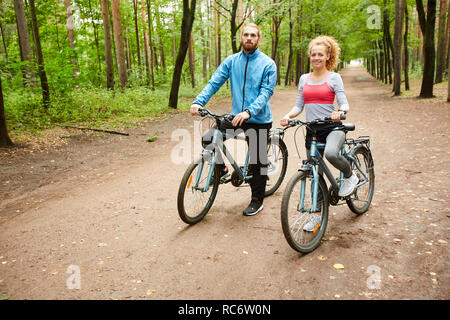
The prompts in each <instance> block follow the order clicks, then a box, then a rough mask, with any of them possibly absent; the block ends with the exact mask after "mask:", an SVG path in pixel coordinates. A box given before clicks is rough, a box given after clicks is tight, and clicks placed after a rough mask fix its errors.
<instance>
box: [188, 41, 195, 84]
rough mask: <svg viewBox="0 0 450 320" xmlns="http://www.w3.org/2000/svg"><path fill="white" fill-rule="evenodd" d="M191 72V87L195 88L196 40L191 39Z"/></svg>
mask: <svg viewBox="0 0 450 320" xmlns="http://www.w3.org/2000/svg"><path fill="white" fill-rule="evenodd" d="M189 72H190V75H191V86H192V88H195V55H194V38H193V37H192V33H191V36H190V37H189Z"/></svg>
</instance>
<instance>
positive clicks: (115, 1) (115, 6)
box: [111, 0, 127, 88]
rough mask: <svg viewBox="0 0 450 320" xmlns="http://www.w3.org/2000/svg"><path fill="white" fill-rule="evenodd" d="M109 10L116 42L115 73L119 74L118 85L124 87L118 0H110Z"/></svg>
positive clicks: (123, 60) (123, 59) (125, 82)
mask: <svg viewBox="0 0 450 320" xmlns="http://www.w3.org/2000/svg"><path fill="white" fill-rule="evenodd" d="M111 12H112V16H113V27H114V42H115V44H116V60H117V73H118V74H119V81H120V87H121V88H125V87H126V85H127V68H126V66H125V53H124V48H123V35H122V21H121V18H120V6H119V0H111Z"/></svg>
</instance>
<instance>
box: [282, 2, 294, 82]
mask: <svg viewBox="0 0 450 320" xmlns="http://www.w3.org/2000/svg"><path fill="white" fill-rule="evenodd" d="M293 32H294V30H293V25H292V9H291V2H290V1H289V58H288V63H287V69H286V78H285V79H284V85H285V86H287V85H288V84H289V83H290V80H291V79H290V74H291V70H292V55H293V53H292V38H293Z"/></svg>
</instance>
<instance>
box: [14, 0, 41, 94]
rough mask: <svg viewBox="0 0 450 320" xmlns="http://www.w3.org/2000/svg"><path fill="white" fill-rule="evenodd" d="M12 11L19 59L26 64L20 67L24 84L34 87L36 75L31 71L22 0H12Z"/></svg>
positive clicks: (25, 18) (30, 54)
mask: <svg viewBox="0 0 450 320" xmlns="http://www.w3.org/2000/svg"><path fill="white" fill-rule="evenodd" d="M14 11H15V14H16V25H17V34H18V36H19V48H20V59H21V61H23V62H26V66H25V67H24V68H23V69H22V72H23V79H24V86H28V85H30V84H31V85H32V86H33V87H36V86H37V82H36V75H35V74H34V71H33V55H32V52H31V44H30V36H29V34H28V23H27V16H26V14H25V7H24V4H23V0H14Z"/></svg>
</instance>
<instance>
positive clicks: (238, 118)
mask: <svg viewBox="0 0 450 320" xmlns="http://www.w3.org/2000/svg"><path fill="white" fill-rule="evenodd" d="M247 119H250V115H249V114H248V113H247V112H246V111H243V112H241V113H238V114H237V115H235V116H234V118H233V121H231V124H232V125H233V126H235V127H240V126H241V125H242V123H243V122H244V121H245V120H247Z"/></svg>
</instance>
